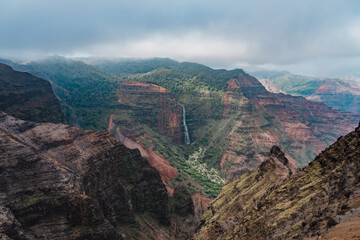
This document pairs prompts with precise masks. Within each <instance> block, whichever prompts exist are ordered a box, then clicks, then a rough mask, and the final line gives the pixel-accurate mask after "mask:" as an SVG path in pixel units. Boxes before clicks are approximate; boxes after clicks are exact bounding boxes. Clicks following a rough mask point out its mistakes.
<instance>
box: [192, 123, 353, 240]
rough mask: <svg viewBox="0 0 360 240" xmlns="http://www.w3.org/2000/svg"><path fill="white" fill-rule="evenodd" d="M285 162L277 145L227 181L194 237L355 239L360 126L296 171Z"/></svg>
mask: <svg viewBox="0 0 360 240" xmlns="http://www.w3.org/2000/svg"><path fill="white" fill-rule="evenodd" d="M287 163H288V162H287V161H286V158H284V157H283V154H282V153H280V152H279V151H278V149H276V148H273V149H272V151H271V154H270V156H269V158H268V159H267V160H266V161H265V162H263V163H262V164H261V165H260V166H259V167H258V168H256V169H254V170H252V171H250V172H249V173H246V174H244V175H242V176H241V177H240V178H239V179H236V180H234V181H232V182H229V183H228V184H226V185H225V186H224V188H223V190H222V192H221V194H220V195H219V197H218V198H217V199H216V200H214V201H213V202H212V203H211V204H210V207H209V208H208V210H207V211H206V212H205V214H204V218H203V221H202V224H201V227H200V230H199V232H198V233H197V234H196V235H195V239H304V238H312V239H332V238H331V237H334V236H338V237H339V236H341V239H353V237H355V238H356V236H358V235H357V234H358V232H359V227H358V226H357V225H356V224H357V223H358V221H359V220H358V219H359V216H360V184H359V179H360V127H357V128H356V129H355V131H353V132H351V133H349V134H347V135H346V136H344V137H340V138H339V139H338V140H337V142H335V143H334V144H333V145H331V146H330V147H328V148H326V149H325V150H324V151H323V152H321V153H320V154H319V155H318V156H317V157H316V158H315V160H313V161H312V162H311V163H310V164H309V166H308V167H306V168H305V169H303V170H301V171H300V172H298V173H295V172H294V171H293V170H290V169H289V168H288V167H287ZM291 173H292V174H291ZM320 235H321V236H322V237H323V238H321V237H320V238H318V236H320Z"/></svg>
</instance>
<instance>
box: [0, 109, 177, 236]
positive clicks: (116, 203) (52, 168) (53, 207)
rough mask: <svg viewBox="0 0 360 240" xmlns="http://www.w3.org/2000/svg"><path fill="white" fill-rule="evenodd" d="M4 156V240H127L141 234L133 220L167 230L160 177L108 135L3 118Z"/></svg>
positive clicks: (0, 172)
mask: <svg viewBox="0 0 360 240" xmlns="http://www.w3.org/2000/svg"><path fill="white" fill-rule="evenodd" d="M0 149H1V150H0V151H1V157H0V176H1V177H0V182H1V189H0V190H1V191H0V194H1V199H0V201H1V202H0V204H1V215H0V216H1V218H2V219H4V218H5V219H6V220H5V221H2V224H1V226H0V230H1V233H0V234H2V236H7V237H8V238H10V239H55V238H56V239H123V238H124V237H125V236H128V237H129V238H134V237H136V236H134V235H132V234H134V232H135V233H136V234H137V235H138V234H144V232H145V231H143V230H140V231H139V229H138V227H136V223H137V220H136V216H141V215H144V214H148V216H149V217H150V218H151V219H154V220H155V221H157V222H159V224H160V225H164V226H167V225H169V223H170V221H169V208H168V206H169V205H168V194H167V191H166V188H165V186H164V185H163V183H162V181H161V178H160V175H159V173H158V172H157V170H156V169H154V168H153V167H151V166H150V165H149V163H148V162H147V160H145V159H144V158H142V157H141V156H140V153H139V151H137V150H130V149H128V148H126V147H125V146H124V145H122V144H121V143H120V142H118V141H117V140H115V139H114V138H112V137H111V136H110V135H109V134H108V133H106V132H96V131H84V130H80V129H77V128H74V127H71V126H67V125H62V124H61V125H59V124H51V123H46V124H40V123H32V122H27V121H22V120H18V119H15V118H13V117H11V116H8V115H6V114H5V113H3V112H1V115H0ZM129 229H130V230H129ZM131 229H133V230H132V231H131ZM136 234H135V235H136ZM125 238H126V237H125ZM144 238H146V236H144Z"/></svg>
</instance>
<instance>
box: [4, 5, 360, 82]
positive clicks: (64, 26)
mask: <svg viewBox="0 0 360 240" xmlns="http://www.w3.org/2000/svg"><path fill="white" fill-rule="evenodd" d="M53 54H57V55H64V56H68V57H72V56H74V57H77V56H116V57H170V58H174V59H176V60H179V61H185V60H186V61H196V62H199V63H203V64H206V65H209V66H211V67H215V68H219V67H225V68H234V67H251V68H259V67H260V68H268V69H271V68H274V69H284V70H289V71H292V72H294V73H300V74H306V75H318V76H343V75H348V76H349V75H358V76H360V1H358V0H353V1H351V0H339V1H337V0H247V1H243V0H221V1H213V0H128V1H124V0H101V1H100V0H96V1H94V0H0V55H1V56H12V57H16V56H19V57H24V56H31V57H34V56H41V55H53Z"/></svg>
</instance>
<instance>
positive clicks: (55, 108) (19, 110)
mask: <svg viewBox="0 0 360 240" xmlns="http://www.w3.org/2000/svg"><path fill="white" fill-rule="evenodd" d="M0 110H1V111H4V112H7V113H8V114H10V115H12V116H14V117H17V118H21V119H24V120H29V121H34V122H53V123H62V122H64V121H65V118H64V115H63V113H62V111H61V107H60V103H59V101H58V99H57V98H56V97H55V95H54V93H53V90H52V88H51V86H50V83H49V82H48V81H45V80H44V79H40V78H37V77H35V76H32V75H31V74H29V73H24V72H18V71H14V70H13V69H12V68H11V67H10V66H8V65H5V64H1V63H0Z"/></svg>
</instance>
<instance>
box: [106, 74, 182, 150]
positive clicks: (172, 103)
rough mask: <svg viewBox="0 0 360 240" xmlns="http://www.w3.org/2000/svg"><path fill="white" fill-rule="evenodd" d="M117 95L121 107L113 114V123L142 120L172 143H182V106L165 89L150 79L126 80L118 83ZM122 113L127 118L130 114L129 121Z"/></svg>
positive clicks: (130, 133) (127, 133)
mask: <svg viewBox="0 0 360 240" xmlns="http://www.w3.org/2000/svg"><path fill="white" fill-rule="evenodd" d="M117 96H118V103H119V104H120V107H118V110H117V111H116V113H115V114H113V119H114V120H115V119H117V121H116V125H120V126H121V125H126V124H132V125H135V124H136V123H137V124H143V125H146V126H147V127H149V128H152V129H156V130H157V131H158V133H159V134H161V135H165V136H168V137H169V138H170V139H172V140H173V141H174V143H176V144H180V143H181V139H182V138H181V124H180V118H181V107H180V105H179V104H178V103H177V102H176V100H175V98H174V97H172V96H171V93H170V92H169V91H168V90H167V89H165V88H163V87H160V86H158V85H154V84H150V83H140V82H135V81H126V82H123V83H121V84H120V86H119V88H118V89H117ZM122 115H125V116H127V119H129V117H130V119H131V121H132V122H131V123H129V122H126V123H125V122H124V121H126V119H121V116H122ZM134 121H135V122H134ZM136 134H137V133H136V132H134V131H133V132H124V135H125V136H126V137H131V138H132V139H135V136H134V135H136Z"/></svg>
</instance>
